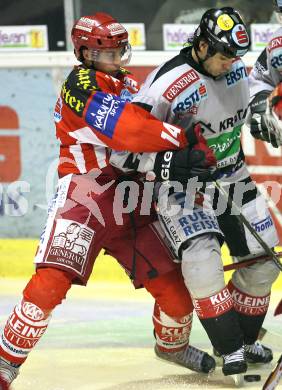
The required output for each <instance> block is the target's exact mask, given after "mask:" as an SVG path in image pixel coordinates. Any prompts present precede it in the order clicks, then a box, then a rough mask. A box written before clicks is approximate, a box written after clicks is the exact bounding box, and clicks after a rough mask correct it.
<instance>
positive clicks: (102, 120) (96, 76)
mask: <svg viewBox="0 0 282 390" xmlns="http://www.w3.org/2000/svg"><path fill="white" fill-rule="evenodd" d="M137 91H138V84H137V82H136V81H135V80H134V79H133V78H132V77H131V76H130V74H129V72H127V71H125V70H121V72H120V74H119V76H117V78H115V77H112V76H110V75H107V74H105V73H102V72H99V71H95V70H94V69H88V68H85V67H83V66H76V67H74V69H73V70H72V72H71V73H70V74H69V76H68V77H67V79H66V80H65V82H64V84H63V86H62V89H61V94H60V96H59V98H58V100H57V103H56V107H55V112H54V120H55V124H56V134H57V138H58V139H59V140H60V162H59V168H58V171H59V176H60V177H62V176H64V175H66V174H69V173H76V174H79V173H87V172H89V171H91V170H92V169H93V168H100V169H103V168H105V167H106V166H107V165H108V164H109V149H108V148H111V149H115V150H120V151H121V150H128V151H131V152H157V151H162V150H171V149H177V148H182V147H184V146H185V145H186V144H187V140H186V137H185V132H184V130H182V129H181V128H179V127H177V126H172V125H169V124H167V123H164V122H161V121H159V120H157V119H156V118H155V117H154V116H152V115H151V114H150V113H148V112H147V111H145V110H143V109H142V108H141V107H139V106H137V105H134V104H131V103H129V102H127V101H126V100H129V97H130V96H131V95H132V94H134V93H136V92H137Z"/></svg>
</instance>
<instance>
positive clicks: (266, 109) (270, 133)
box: [250, 84, 282, 148]
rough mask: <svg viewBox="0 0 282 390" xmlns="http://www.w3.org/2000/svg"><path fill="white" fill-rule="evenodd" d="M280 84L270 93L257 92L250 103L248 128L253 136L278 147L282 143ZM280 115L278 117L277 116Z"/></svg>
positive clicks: (281, 93)
mask: <svg viewBox="0 0 282 390" xmlns="http://www.w3.org/2000/svg"><path fill="white" fill-rule="evenodd" d="M281 99H282V86H281V84H278V86H277V87H276V88H275V89H274V91H273V92H272V93H271V94H270V92H269V91H261V92H259V93H258V94H257V95H256V96H255V97H254V99H253V100H252V101H251V103H250V112H251V120H250V130H251V134H252V136H253V137H254V138H257V139H260V140H262V141H266V142H268V143H271V145H272V146H274V147H275V148H278V147H279V146H280V145H282V121H281V119H280V117H281V115H279V112H280V114H282V103H281ZM279 116H280V117H279Z"/></svg>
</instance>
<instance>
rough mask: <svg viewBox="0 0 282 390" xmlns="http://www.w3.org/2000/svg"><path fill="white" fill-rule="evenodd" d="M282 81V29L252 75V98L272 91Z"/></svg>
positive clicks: (277, 32) (265, 51)
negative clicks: (259, 93) (260, 93)
mask: <svg viewBox="0 0 282 390" xmlns="http://www.w3.org/2000/svg"><path fill="white" fill-rule="evenodd" d="M281 81H282V27H280V28H279V29H278V30H277V31H276V32H275V33H274V34H273V36H272V38H271V40H270V41H269V43H268V45H267V47H266V48H265V49H264V50H263V51H262V53H261V54H260V55H259V57H258V59H257V61H256V63H255V65H254V67H253V69H252V71H251V73H250V95H251V98H252V97H253V96H254V95H256V94H257V93H258V92H260V91H270V92H271V91H272V90H273V89H274V88H275V87H276V85H277V84H278V83H280V82H281Z"/></svg>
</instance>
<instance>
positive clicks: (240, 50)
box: [193, 7, 251, 58]
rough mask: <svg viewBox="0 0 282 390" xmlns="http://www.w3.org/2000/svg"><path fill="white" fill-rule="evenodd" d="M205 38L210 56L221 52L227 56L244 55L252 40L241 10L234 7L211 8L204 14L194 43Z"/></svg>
mask: <svg viewBox="0 0 282 390" xmlns="http://www.w3.org/2000/svg"><path fill="white" fill-rule="evenodd" d="M201 39H205V40H206V41H207V43H208V45H209V49H208V57H211V56H213V55H214V54H216V53H218V52H219V53H221V54H223V55H224V56H226V57H229V58H233V57H242V56H243V55H245V54H246V53H247V51H248V50H249V49H250V45H251V40H250V37H249V34H248V32H247V29H246V26H245V23H244V21H243V19H242V17H241V16H240V14H239V12H238V11H236V10H235V9H234V8H232V7H223V8H211V9H209V10H207V11H206V12H205V13H204V15H203V16H202V19H201V22H200V25H199V26H198V28H197V29H196V31H195V35H194V40H193V44H194V46H195V48H196V49H197V48H198V45H199V41H200V40H201Z"/></svg>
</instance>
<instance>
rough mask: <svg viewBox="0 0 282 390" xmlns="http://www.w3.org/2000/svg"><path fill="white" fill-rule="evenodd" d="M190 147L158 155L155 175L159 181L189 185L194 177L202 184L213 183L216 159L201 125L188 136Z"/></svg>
mask: <svg viewBox="0 0 282 390" xmlns="http://www.w3.org/2000/svg"><path fill="white" fill-rule="evenodd" d="M187 139H188V142H189V141H190V143H189V145H188V147H186V148H185V149H181V150H175V151H166V152H160V153H157V156H156V160H155V166H154V173H155V175H156V180H157V181H167V180H169V181H179V182H180V183H183V184H185V183H187V182H188V180H189V179H191V178H192V177H198V180H199V181H201V182H206V181H211V180H212V174H213V173H214V171H215V167H216V159H215V156H214V154H213V151H212V149H210V148H209V147H208V145H207V143H206V140H205V139H204V137H203V136H202V134H201V129H200V126H199V125H196V126H195V128H194V129H193V131H190V132H188V134H187Z"/></svg>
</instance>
